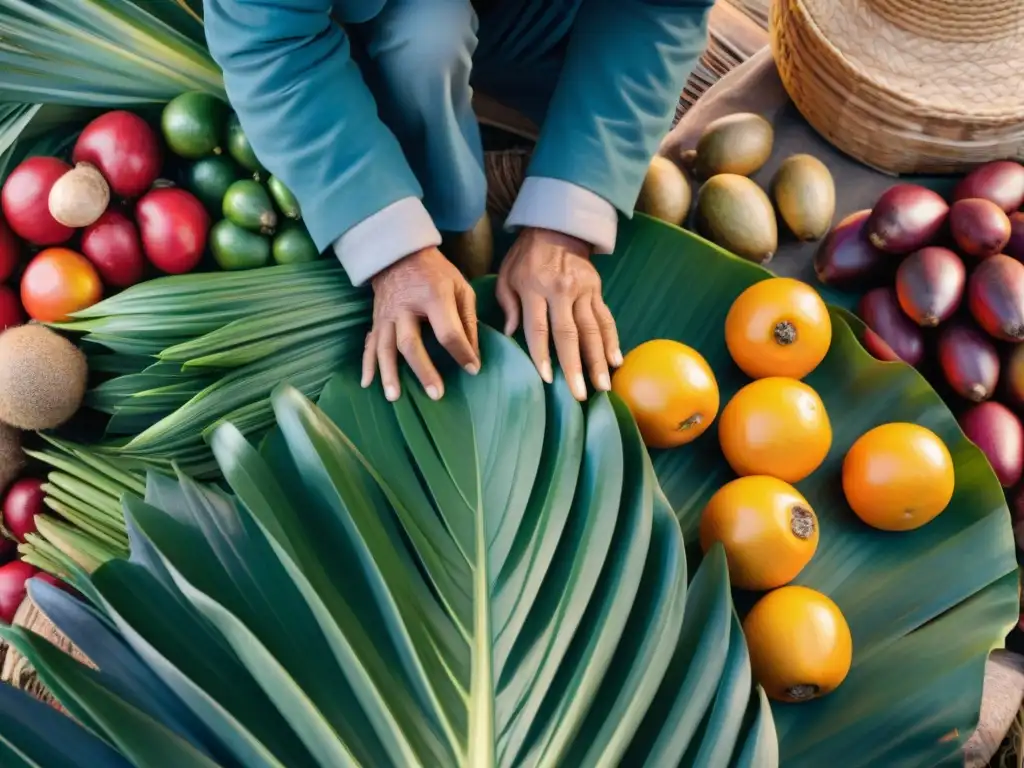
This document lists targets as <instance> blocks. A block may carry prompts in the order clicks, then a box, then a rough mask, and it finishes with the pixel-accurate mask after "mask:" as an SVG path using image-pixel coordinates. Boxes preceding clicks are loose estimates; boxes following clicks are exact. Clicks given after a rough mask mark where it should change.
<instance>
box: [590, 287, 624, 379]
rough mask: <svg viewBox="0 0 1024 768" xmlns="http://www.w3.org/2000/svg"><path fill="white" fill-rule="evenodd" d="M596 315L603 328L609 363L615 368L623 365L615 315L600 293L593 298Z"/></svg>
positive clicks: (605, 352) (606, 355) (602, 334)
mask: <svg viewBox="0 0 1024 768" xmlns="http://www.w3.org/2000/svg"><path fill="white" fill-rule="evenodd" d="M592 303H593V306H594V317H596V318H597V325H598V327H599V328H600V329H601V338H602V339H603V340H604V354H605V358H606V359H607V360H608V364H609V365H611V366H612V367H614V368H618V367H619V366H620V365H622V347H621V346H620V342H619V329H618V327H617V326H616V325H615V317H614V315H612V311H611V310H610V309H608V305H607V304H605V303H604V299H602V298H601V296H600V294H595V295H594V298H593V301H592Z"/></svg>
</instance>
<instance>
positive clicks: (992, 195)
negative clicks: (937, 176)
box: [953, 160, 1024, 213]
mask: <svg viewBox="0 0 1024 768" xmlns="http://www.w3.org/2000/svg"><path fill="white" fill-rule="evenodd" d="M969 197H980V198H982V199H984V200H991V201H992V202H993V203H995V204H996V205H998V206H999V208H1000V209H1001V210H1002V211H1003V212H1004V213H1010V212H1012V211H1016V210H1017V209H1018V208H1020V207H1021V206H1024V165H1021V164H1020V163H1016V162H1014V161H1013V160H996V161H994V162H991V163H985V165H982V166H979V167H978V168H975V169H974V170H973V171H971V172H970V173H969V174H967V175H966V176H964V178H963V179H961V180H960V183H959V184H957V185H956V189H954V190H953V200H954V201H955V200H965V199H967V198H969Z"/></svg>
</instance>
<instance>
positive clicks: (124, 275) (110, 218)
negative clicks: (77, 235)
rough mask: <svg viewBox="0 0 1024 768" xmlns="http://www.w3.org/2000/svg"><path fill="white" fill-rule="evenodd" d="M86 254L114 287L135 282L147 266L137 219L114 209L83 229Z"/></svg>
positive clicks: (140, 277) (83, 251)
mask: <svg viewBox="0 0 1024 768" xmlns="http://www.w3.org/2000/svg"><path fill="white" fill-rule="evenodd" d="M82 255H83V256H85V258H87V259H88V260H89V261H91V262H92V265H93V266H94V267H96V271H97V272H99V273H100V278H101V279H102V280H103V283H104V284H105V285H109V286H112V287H114V288H127V287H128V286H130V285H135V284H136V283H137V282H139V281H140V280H141V279H142V275H143V272H144V271H145V268H146V259H145V257H144V256H143V255H142V241H141V240H140V239H139V230H138V229H137V228H136V227H135V222H133V221H132V220H131V219H129V218H128V217H127V216H125V215H124V214H123V213H121V212H120V211H118V210H115V209H113V208H110V209H108V210H107V211H106V212H105V213H104V214H103V215H102V216H100V218H99V219H98V220H97V221H96V223H95V224H92V225H91V226H88V227H86V228H85V231H84V232H82Z"/></svg>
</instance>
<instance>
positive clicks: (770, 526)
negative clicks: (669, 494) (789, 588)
mask: <svg viewBox="0 0 1024 768" xmlns="http://www.w3.org/2000/svg"><path fill="white" fill-rule="evenodd" d="M716 541H720V542H722V546H723V547H724V548H725V556H726V560H727V562H728V563H729V578H730V580H731V581H732V584H733V586H735V587H739V588H740V589H755V590H765V589H775V588H776V587H781V586H782V585H783V584H787V583H789V582H790V581H792V580H793V579H795V578H796V576H797V574H798V573H800V571H802V570H803V568H804V566H805V565H807V563H809V562H810V561H811V558H812V557H814V551H815V550H816V549H817V548H818V518H817V516H816V515H815V514H814V510H813V509H811V505H810V504H808V503H807V499H805V498H804V497H803V496H801V495H800V492H799V491H798V490H797V489H796V488H794V487H793V486H791V485H790V484H789V483H786V482H783V481H782V480H779V479H777V478H774V477H767V476H765V475H751V476H750V477H741V478H739V479H738V480H733V481H732V482H731V483H726V484H725V485H723V486H722V487H721V488H719V489H718V491H717V492H716V493H715V495H714V496H712V497H711V500H710V501H709V502H708V504H707V506H706V507H705V508H704V513H703V514H702V515H701V519H700V545H701V548H702V549H703V550H704V552H707V551H708V550H709V549H711V546H712V545H713V544H714V543H715V542H716Z"/></svg>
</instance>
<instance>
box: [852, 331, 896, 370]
mask: <svg viewBox="0 0 1024 768" xmlns="http://www.w3.org/2000/svg"><path fill="white" fill-rule="evenodd" d="M860 341H861V344H863V345H864V349H866V350H867V351H868V352H870V353H871V356H872V357H873V358H875V359H876V360H882V361H883V362H886V363H895V362H896V361H897V360H899V359H900V356H899V355H897V354H896V353H895V352H894V351H893V349H892V347H890V346H889V344H888V343H887V342H886V340H885V339H883V338H882V337H881V336H879V335H878V334H877V333H875V332H874V331H872V330H871V329H870V328H865V329H864V337H863V338H862V339H861V340H860Z"/></svg>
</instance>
